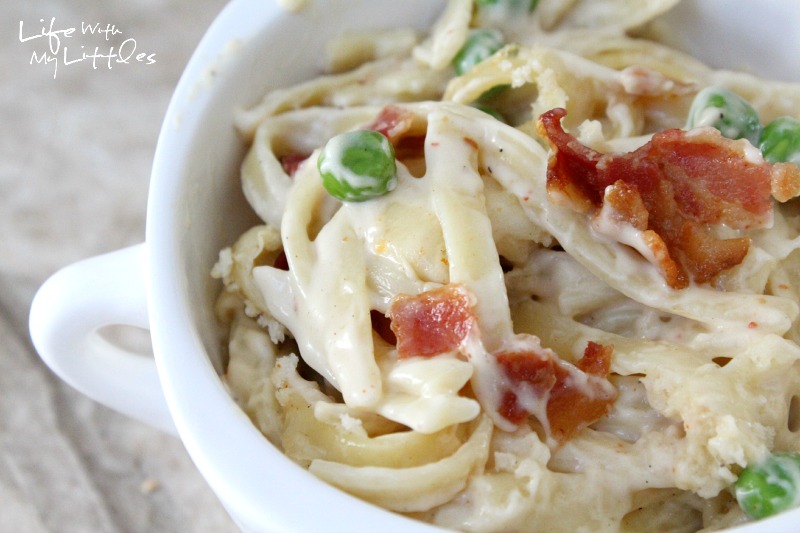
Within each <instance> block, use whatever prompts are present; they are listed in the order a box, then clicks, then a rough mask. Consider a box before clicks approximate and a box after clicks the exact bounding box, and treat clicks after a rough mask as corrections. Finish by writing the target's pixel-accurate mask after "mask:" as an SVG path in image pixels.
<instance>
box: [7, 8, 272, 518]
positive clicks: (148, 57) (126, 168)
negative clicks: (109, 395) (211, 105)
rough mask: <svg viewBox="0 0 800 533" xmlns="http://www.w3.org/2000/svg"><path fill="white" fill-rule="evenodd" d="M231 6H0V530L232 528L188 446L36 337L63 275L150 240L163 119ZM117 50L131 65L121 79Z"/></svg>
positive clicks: (124, 66) (122, 71)
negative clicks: (56, 357) (100, 398)
mask: <svg viewBox="0 0 800 533" xmlns="http://www.w3.org/2000/svg"><path fill="white" fill-rule="evenodd" d="M265 1H270V0H265ZM223 5H224V0H191V1H190V0H134V1H127V2H125V1H122V0H109V1H103V2H97V1H94V0H33V1H30V2H27V1H26V2H10V1H6V2H3V3H2V7H0V14H2V20H3V22H4V25H5V28H6V31H5V38H4V39H3V40H2V43H1V44H0V78H2V83H0V95H2V98H1V99H0V105H2V114H0V117H2V118H1V120H2V129H3V133H2V142H0V146H2V158H0V193H1V194H0V227H2V236H0V339H2V343H0V532H19V533H38V532H58V533H68V532H104V533H113V532H148V533H157V532H220V533H227V532H234V531H236V528H235V526H234V525H233V523H232V521H231V520H230V518H229V517H228V515H227V514H226V513H225V511H224V510H223V509H222V507H221V505H220V504H219V502H218V500H217V499H216V497H215V496H214V495H213V494H212V493H211V491H210V489H209V488H208V486H207V485H206V483H205V481H204V480H203V479H202V478H201V476H200V475H199V473H198V472H197V471H196V469H195V467H194V466H193V464H192V462H191V460H190V459H189V457H188V455H187V454H186V452H185V450H184V448H183V446H182V445H181V443H180V441H178V440H177V439H176V438H174V437H171V436H168V435H165V434H162V433H160V432H159V431H157V430H155V429H153V428H150V427H148V426H146V425H144V424H141V423H139V422H135V421H133V420H130V419H127V418H125V417H124V416H122V415H119V414H117V413H115V412H112V411H110V410H108V409H106V408H104V407H102V406H99V405H97V404H95V403H94V402H92V401H90V400H88V399H86V398H85V397H83V396H81V395H80V394H79V393H77V392H75V391H74V390H73V389H71V388H70V387H69V386H67V385H65V384H64V383H62V382H61V381H60V380H59V379H58V378H57V377H55V376H54V374H53V373H52V372H51V371H50V370H49V369H48V368H47V367H46V366H45V365H44V364H43V363H42V362H41V361H40V359H39V358H38V356H37V355H36V353H35V351H34V349H33V346H32V344H31V341H30V337H29V334H28V325H27V321H28V312H29V307H30V303H31V300H32V298H33V295H34V293H35V291H36V289H37V287H38V286H39V285H41V283H42V282H43V281H44V280H45V279H46V278H47V277H48V276H49V275H50V274H51V273H53V272H54V271H55V270H57V269H58V268H60V267H62V266H64V265H67V264H69V263H71V262H74V261H76V260H79V259H81V258H84V257H88V256H92V255H96V254H99V253H102V252H106V251H111V250H114V249H117V248H120V247H123V246H127V245H129V244H135V243H138V242H141V241H143V239H144V224H145V209H146V196H147V188H148V181H149V172H150V166H151V163H152V157H153V153H154V149H155V143H156V138H157V135H158V131H159V128H160V125H161V120H162V117H163V115H164V112H165V110H166V106H167V103H168V101H169V98H170V95H171V93H172V90H173V88H174V87H175V84H176V83H177V81H178V78H179V76H180V74H181V71H182V70H183V67H184V65H185V64H186V61H187V60H188V58H189V56H190V54H191V51H192V50H193V49H194V47H195V45H196V44H197V42H198V41H199V39H200V37H201V36H202V34H203V32H204V30H205V28H206V27H207V26H208V25H209V23H210V22H211V21H212V19H213V18H214V17H215V16H216V14H217V13H218V12H219V11H220V10H221V9H222V7H223ZM69 28H75V29H74V31H73V32H72V33H71V34H69V35H67V34H68V33H69V32H68V31H66V30H68V29H69ZM59 30H65V31H62V32H60V33H59ZM100 30H104V31H103V32H100ZM43 34H44V36H43ZM112 47H114V48H113V49H112ZM120 47H122V50H123V54H124V55H125V56H126V57H128V60H129V62H128V63H127V64H125V63H116V62H115V61H112V62H111V63H110V65H111V68H109V60H108V58H107V57H106V56H108V55H111V54H113V53H119V48H120ZM48 51H51V52H52V51H55V52H57V54H50V55H49V56H47V55H46V52H48ZM142 53H143V54H144V55H143V56H140V57H141V61H138V62H137V61H136V57H137V56H138V55H139V54H142ZM84 54H86V55H85V56H84ZM129 54H130V55H129ZM52 57H58V58H59V59H58V60H51V59H52ZM43 58H45V59H43ZM56 67H57V69H56Z"/></svg>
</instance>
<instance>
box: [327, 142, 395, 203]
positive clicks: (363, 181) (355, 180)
mask: <svg viewBox="0 0 800 533" xmlns="http://www.w3.org/2000/svg"><path fill="white" fill-rule="evenodd" d="M317 168H318V169H319V173H320V175H321V176H322V185H323V186H324V187H325V189H327V191H328V192H329V193H330V194H331V196H333V197H334V198H338V199H339V200H342V201H343V202H363V201H365V200H369V199H372V198H376V197H378V196H382V195H384V194H386V193H388V192H390V191H392V190H393V189H394V188H395V187H396V186H397V163H396V162H395V157H394V147H393V146H392V143H390V142H389V140H388V139H387V138H386V137H385V136H384V135H382V134H380V133H378V132H377V131H371V130H358V131H350V132H347V133H342V134H340V135H337V136H335V137H333V138H332V139H330V140H329V141H328V142H327V143H326V144H325V147H324V148H323V149H322V152H320V154H319V158H318V159H317Z"/></svg>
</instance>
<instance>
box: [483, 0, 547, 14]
mask: <svg viewBox="0 0 800 533" xmlns="http://www.w3.org/2000/svg"><path fill="white" fill-rule="evenodd" d="M475 4H476V5H477V6H478V7H485V6H498V7H504V8H506V9H508V8H511V9H519V8H520V7H525V4H527V6H528V13H533V11H534V10H535V9H536V6H537V5H539V0H475Z"/></svg>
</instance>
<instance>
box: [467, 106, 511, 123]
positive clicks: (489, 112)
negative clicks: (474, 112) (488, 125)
mask: <svg viewBox="0 0 800 533" xmlns="http://www.w3.org/2000/svg"><path fill="white" fill-rule="evenodd" d="M470 105H471V106H472V107H474V108H475V109H478V110H480V111H483V112H484V113H486V114H487V115H489V116H491V117H493V118H495V119H496V120H499V121H500V122H504V123H505V121H506V117H504V116H503V114H502V113H500V111H498V110H497V109H495V108H493V107H492V106H489V105H486V104H481V103H480V102H473V103H472V104H470Z"/></svg>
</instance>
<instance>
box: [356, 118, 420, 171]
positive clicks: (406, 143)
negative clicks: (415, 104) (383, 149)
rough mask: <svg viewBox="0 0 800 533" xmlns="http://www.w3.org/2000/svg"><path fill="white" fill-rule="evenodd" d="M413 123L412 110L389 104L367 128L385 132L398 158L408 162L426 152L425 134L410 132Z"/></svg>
mask: <svg viewBox="0 0 800 533" xmlns="http://www.w3.org/2000/svg"><path fill="white" fill-rule="evenodd" d="M413 125H414V115H413V114H412V113H411V112H410V111H408V110H407V109H403V108H402V107H399V106H396V105H387V106H385V107H384V108H383V109H382V110H381V112H380V114H379V115H378V116H377V117H375V120H374V121H372V123H371V124H368V125H367V126H366V129H368V130H374V131H377V132H378V133H381V134H383V135H384V136H385V137H386V138H387V139H389V142H391V143H392V145H393V146H394V152H395V156H396V157H397V159H399V160H400V161H404V162H407V161H408V160H410V159H416V158H422V157H423V154H424V153H425V135H419V134H418V133H414V134H409V132H410V131H411V128H412V126H413Z"/></svg>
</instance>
